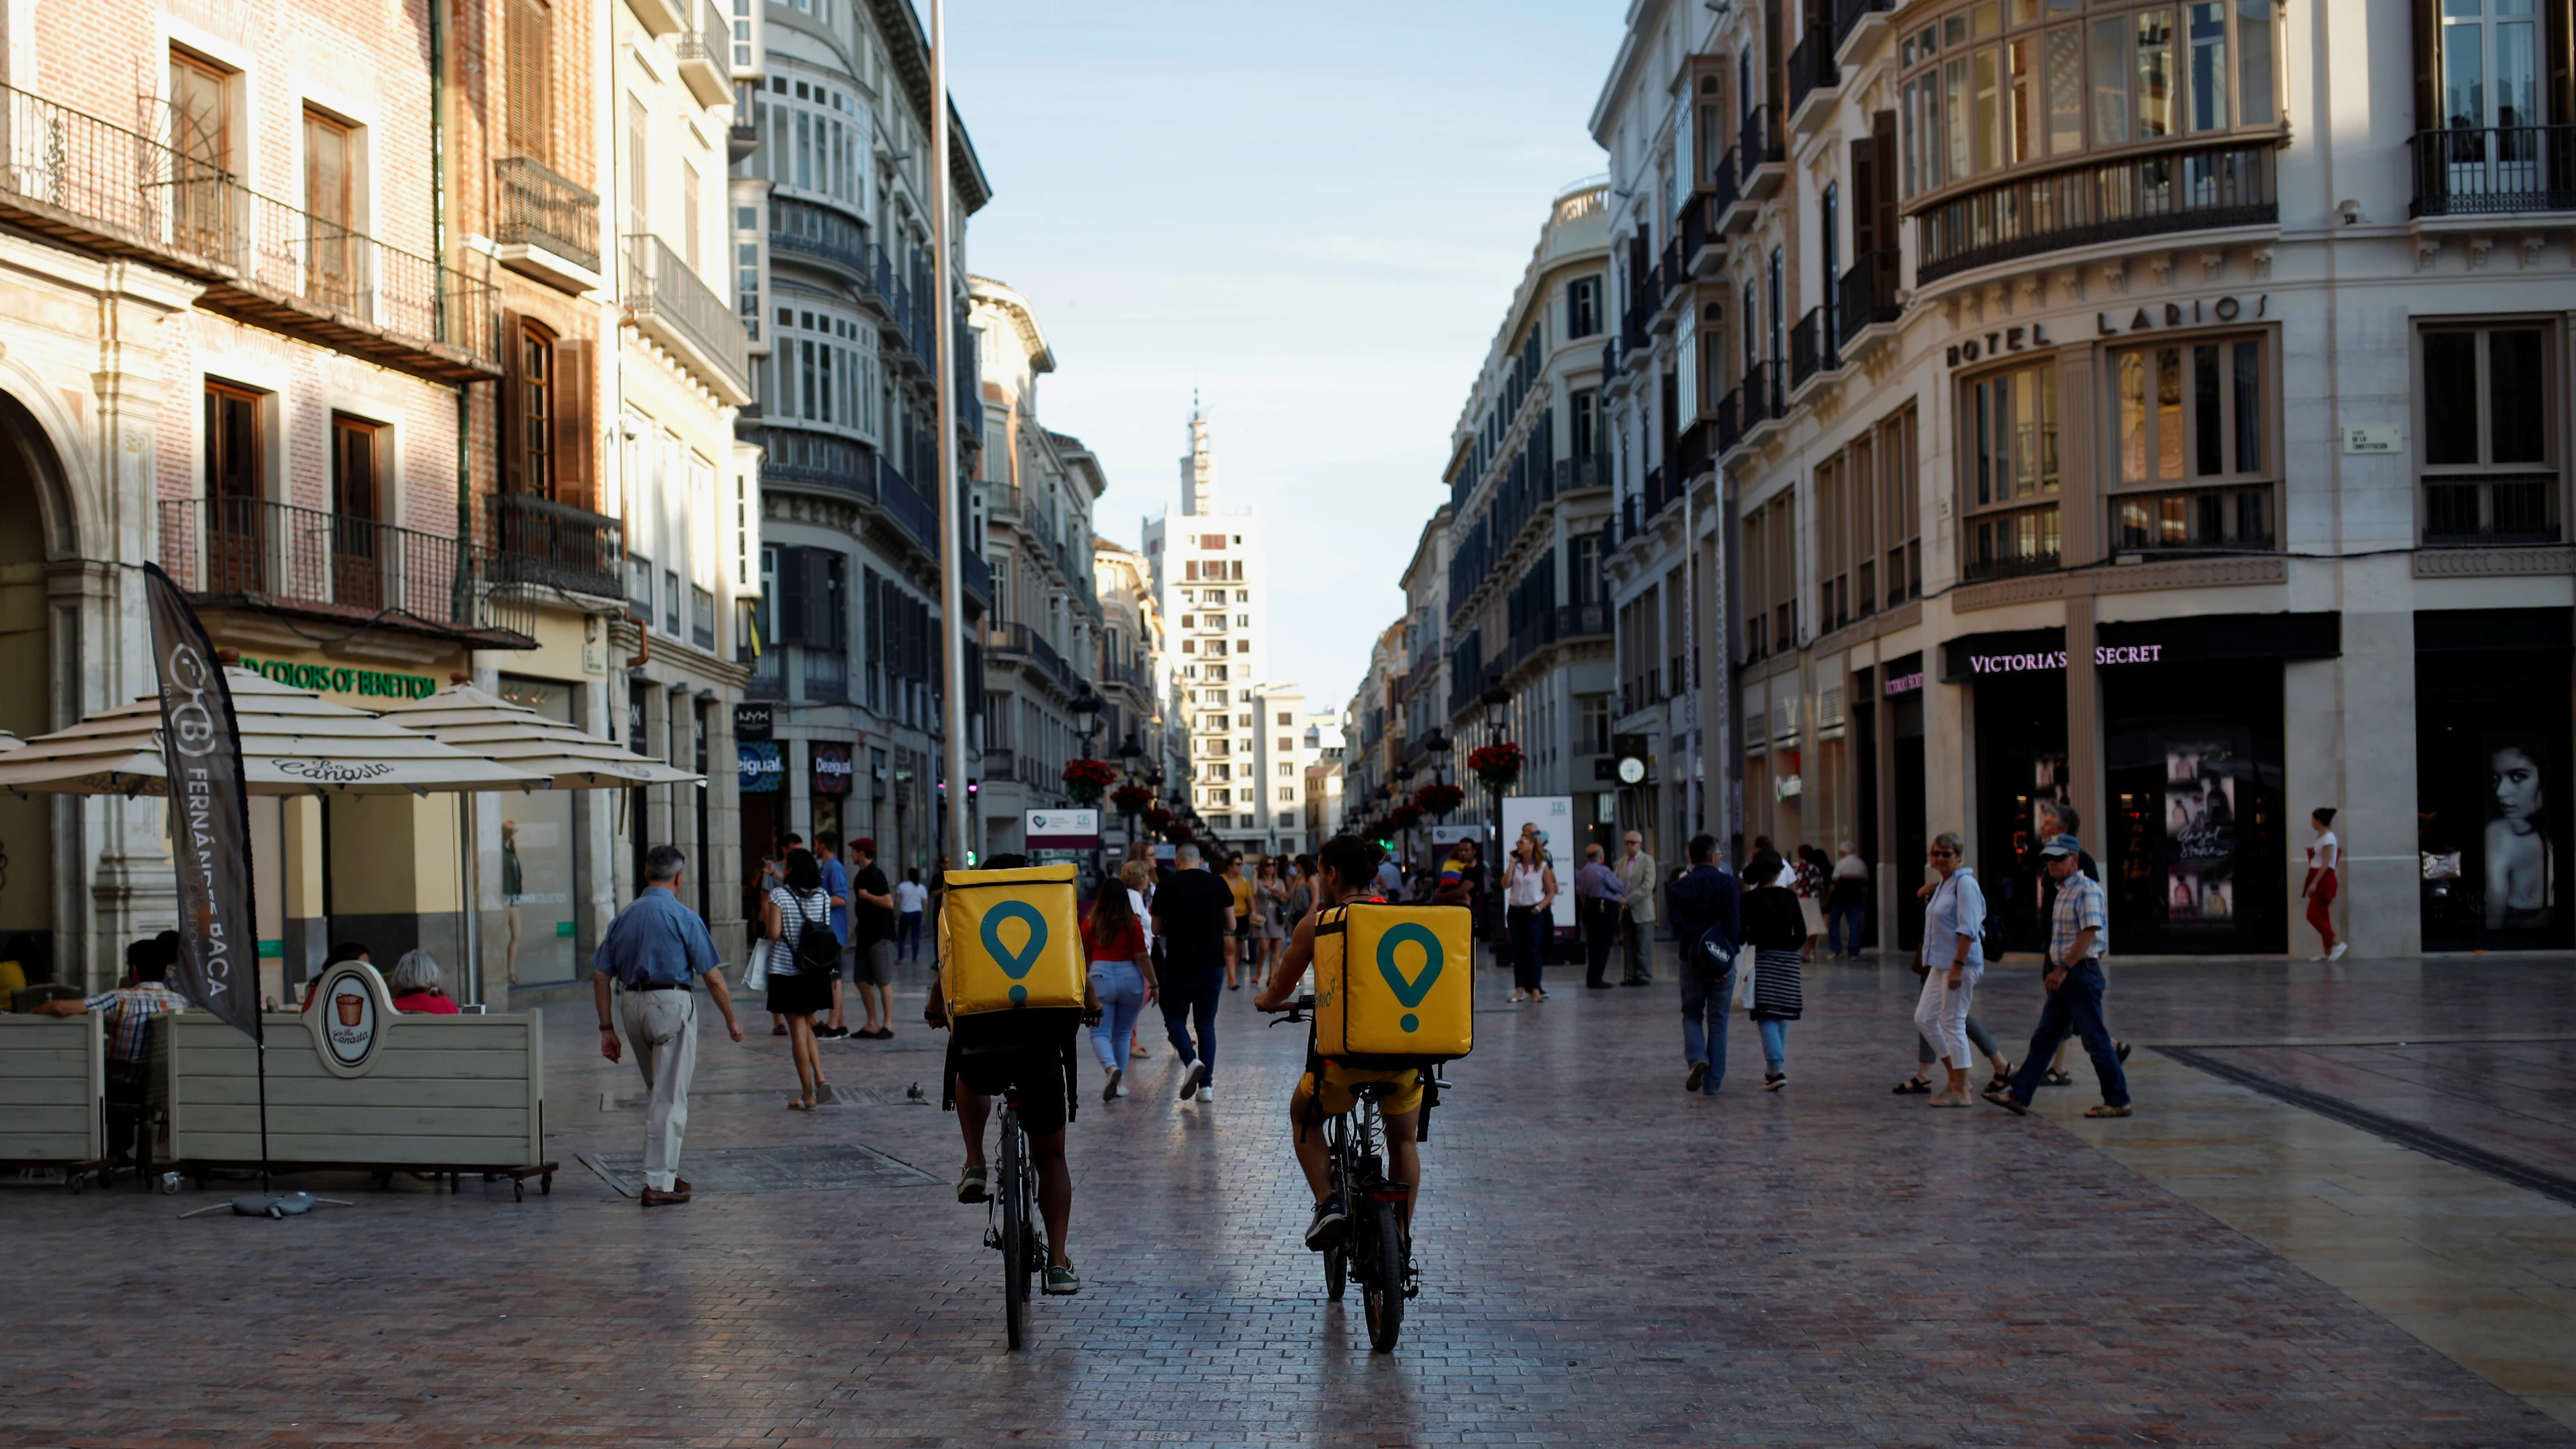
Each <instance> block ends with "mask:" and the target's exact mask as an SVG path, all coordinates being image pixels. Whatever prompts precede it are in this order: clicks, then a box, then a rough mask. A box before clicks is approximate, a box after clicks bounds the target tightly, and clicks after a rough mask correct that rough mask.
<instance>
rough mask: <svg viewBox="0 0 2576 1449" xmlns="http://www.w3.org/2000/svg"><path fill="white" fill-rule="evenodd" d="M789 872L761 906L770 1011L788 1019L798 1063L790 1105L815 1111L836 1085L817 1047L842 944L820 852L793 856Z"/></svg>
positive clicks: (789, 857) (789, 855)
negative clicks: (817, 1021)
mask: <svg viewBox="0 0 2576 1449" xmlns="http://www.w3.org/2000/svg"><path fill="white" fill-rule="evenodd" d="M783 874H784V879H783V880H781V882H780V883H779V884H777V885H775V886H772V887H770V891H769V898H768V899H767V900H765V901H763V902H761V904H760V925H761V931H762V933H763V934H764V935H765V936H766V937H767V938H768V940H769V967H768V969H769V1009H770V1011H771V1013H772V1014H774V1015H777V1016H781V1017H784V1018H786V1021H787V1049H788V1054H789V1055H790V1056H792V1057H793V1058H794V1059H795V1061H796V1085H797V1098H796V1100H795V1101H792V1102H789V1103H788V1104H787V1105H788V1106H789V1107H790V1108H791V1109H793V1110H795V1111H799V1112H811V1111H813V1110H814V1100H815V1096H816V1094H817V1093H819V1092H821V1091H822V1089H823V1088H824V1087H826V1086H828V1085H830V1084H829V1083H827V1082H825V1081H824V1080H823V1062H822V1058H821V1057H820V1056H819V1055H818V1054H817V1052H816V1050H815V1046H814V1013H816V1012H818V1011H829V1010H831V1009H832V974H833V972H834V970H835V969H836V968H837V967H838V965H839V964H840V956H841V943H840V940H839V938H838V937H836V936H834V935H833V934H832V897H831V895H830V894H829V893H828V892H826V891H825V890H824V889H823V867H822V866H821V865H820V864H818V863H816V861H815V859H814V852H812V851H810V850H807V849H805V848H803V847H802V846H799V847H798V848H796V849H794V850H791V851H789V852H787V861H786V866H785V870H784V873H783Z"/></svg>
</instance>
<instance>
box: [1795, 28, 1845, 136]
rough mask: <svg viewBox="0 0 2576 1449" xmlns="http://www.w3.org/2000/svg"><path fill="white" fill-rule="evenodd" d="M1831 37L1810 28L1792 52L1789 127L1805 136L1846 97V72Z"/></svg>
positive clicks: (1822, 121)
mask: <svg viewBox="0 0 2576 1449" xmlns="http://www.w3.org/2000/svg"><path fill="white" fill-rule="evenodd" d="M1831 40H1832V37H1831V36H1830V35H1829V34H1828V33H1827V32H1825V31H1822V30H1810V31H1808V32H1807V33H1806V35H1805V37H1804V38H1802V39H1801V40H1799V42H1798V43H1797V45H1796V46H1795V47H1793V48H1791V50H1790V51H1789V129H1790V130H1791V131H1793V132H1795V133H1797V134H1798V135H1801V136H1803V135H1805V134H1807V133H1808V132H1810V131H1813V130H1814V129H1816V127H1818V126H1820V125H1822V124H1823V123H1824V118H1825V117H1826V116H1828V115H1830V114H1832V112H1833V108H1834V102H1835V101H1836V100H1839V99H1840V98H1841V97H1842V93H1843V72H1842V67H1841V66H1840V65H1838V64H1836V63H1835V60H1834V48H1833V45H1832V43H1831Z"/></svg>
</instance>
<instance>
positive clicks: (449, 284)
mask: <svg viewBox="0 0 2576 1449" xmlns="http://www.w3.org/2000/svg"><path fill="white" fill-rule="evenodd" d="M0 158H5V159H0V220H6V221H9V222H11V223H13V224H15V225H18V226H22V227H25V228H26V229H28V230H31V231H35V232H38V233H40V234H42V235H44V236H47V237H49V238H51V239H53V240H55V241H59V242H62V243H64V244H66V245H68V246H73V247H76V248H79V249H81V250H85V251H91V252H100V253H105V254H107V255H112V256H126V257H136V258H140V259H144V260H148V261H151V262H153V263H154V264H156V265H159V266H163V267H168V268H170V269H172V270H174V271H178V272H180V273H182V274H183V275H186V276H188V277H190V278H192V279H194V280H197V281H201V282H206V283H209V284H210V285H209V287H208V289H207V292H206V294H205V295H204V297H203V299H202V301H203V303H204V305H206V306H207V307H209V308H210V309H212V310H215V311H220V312H225V313H228V314H236V315H243V316H245V317H246V318H247V319H248V320H251V321H254V322H256V323H258V324H260V325H262V326H266V327H270V328H272V329H274V330H279V331H284V332H288V333H290V334H292V335H297V336H302V337H305V338H306V339H307V340H312V341H317V342H321V343H323V344H325V345H329V346H335V347H338V348H340V349H341V350H344V351H349V352H354V353H357V354H359V355H362V356H366V357H369V358H371V359H373V360H377V361H383V362H387V363H388V364H390V365H394V366H398V367H402V368H403V369H404V370H406V371H412V372H416V373H418V372H426V373H429V374H431V375H436V376H442V377H450V376H453V377H463V376H469V375H488V374H489V372H490V371H491V370H492V369H493V367H494V366H495V365H496V364H495V362H494V358H495V351H494V331H495V328H494V321H493V312H494V309H493V307H492V304H491V295H492V288H491V286H490V285H489V284H488V283H482V282H475V281H471V280H469V279H468V278H466V277H465V276H464V275H463V274H461V273H459V272H456V271H454V270H453V269H451V268H448V267H444V266H441V265H440V264H439V263H438V262H437V261H435V260H434V259H432V258H429V257H424V256H417V255H414V254H413V253H410V252H406V251H403V250H401V249H399V248H397V247H391V246H387V245H386V244H384V243H383V242H380V241H378V240H376V239H375V238H374V237H371V236H368V235H366V234H365V233H363V232H359V231H355V230H353V229H351V228H350V227H349V226H348V225H347V224H345V223H344V222H340V221H336V220H333V219H331V218H328V217H322V216H315V215H312V214H310V213H307V212H304V211H299V210H297V209H296V208H294V207H291V206H288V205H286V204H285V203H284V202H281V201H277V200H274V199H272V198H270V197H266V196H262V195H260V194H259V193H258V192H255V191H252V190H251V189H250V188H248V187H246V186H244V185H242V184H241V181H240V179H239V178H238V177H236V176H234V175H233V174H232V173H231V172H229V171H226V170H224V169H223V168H222V167H220V166H218V165H216V164H215V163H214V162H212V161H210V160H207V159H203V158H199V157H194V156H190V155H187V154H184V153H182V152H181V151H178V150H176V149H174V148H172V147H170V146H167V145H164V144H162V143H161V142H160V141H157V140H154V139H152V138H151V137H148V136H145V135H142V134H140V133H138V132H135V131H131V130H128V129H126V128H124V127H122V126H117V125H112V124H110V123H109V122H106V121H103V120H100V119H99V118H98V117H96V116H92V115H89V114H87V113H85V112H81V111H75V110H73V109H71V108H69V107H67V106H62V105H58V104H56V103H55V102H53V101H50V100H47V99H45V98H44V97H42V96H38V95H35V94H32V93H30V92H27V91H22V90H18V89H16V88H14V87H9V86H0ZM425 349H437V352H438V355H435V356H423V355H421V354H422V353H423V351H424V350H425Z"/></svg>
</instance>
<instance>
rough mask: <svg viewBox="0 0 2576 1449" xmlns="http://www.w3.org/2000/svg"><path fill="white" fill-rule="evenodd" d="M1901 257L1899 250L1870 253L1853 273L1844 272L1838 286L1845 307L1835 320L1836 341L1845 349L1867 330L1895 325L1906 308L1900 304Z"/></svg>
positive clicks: (1859, 259)
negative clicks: (1865, 328) (1898, 297)
mask: <svg viewBox="0 0 2576 1449" xmlns="http://www.w3.org/2000/svg"><path fill="white" fill-rule="evenodd" d="M1897 269H1898V258H1897V252H1896V248H1894V247H1881V248H1879V249H1878V250H1876V251H1866V252H1863V253H1861V254H1860V256H1859V257H1857V258H1856V259H1854V260H1853V262H1852V268H1851V270H1850V271H1848V272H1845V273H1843V275H1842V280H1841V282H1840V283H1839V284H1838V290H1839V291H1840V292H1841V294H1842V305H1841V307H1840V308H1839V310H1838V315H1837V316H1836V318H1835V322H1836V324H1837V326H1836V327H1835V331H1836V332H1838V333H1840V334H1841V335H1840V336H1839V337H1838V338H1837V339H1836V340H1837V341H1839V342H1840V343H1842V344H1843V345H1844V346H1846V347H1848V346H1850V345H1851V340H1852V339H1853V338H1854V337H1857V336H1859V335H1860V332H1861V329H1862V328H1864V327H1871V326H1876V325H1878V324H1879V323H1883V322H1893V321H1895V320H1896V319H1897V318H1898V317H1900V316H1902V315H1904V312H1905V309H1904V308H1902V307H1900V306H1898V305H1897V303H1896V277H1897Z"/></svg>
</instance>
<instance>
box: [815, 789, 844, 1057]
mask: <svg viewBox="0 0 2576 1449" xmlns="http://www.w3.org/2000/svg"><path fill="white" fill-rule="evenodd" d="M814 860H815V862H816V863H817V864H819V865H821V866H822V867H823V894H825V895H827V896H830V897H831V898H832V939H833V940H835V941H838V942H840V943H841V959H840V962H839V964H838V965H836V966H834V967H833V968H832V1014H831V1016H829V1017H828V1018H826V1019H825V1021H824V1024H823V1025H821V1026H818V1027H816V1028H814V1035H815V1036H817V1037H819V1038H821V1039H823V1040H825V1041H837V1040H839V1039H840V1038H842V1037H845V1036H848V1035H849V1034H850V1029H849V1027H848V1026H846V1025H844V1024H843V1023H842V1021H841V981H842V978H844V977H846V976H849V975H851V974H852V973H851V970H850V868H849V867H848V866H846V865H843V864H841V837H840V833H839V832H837V831H831V830H818V831H816V832H814Z"/></svg>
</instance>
